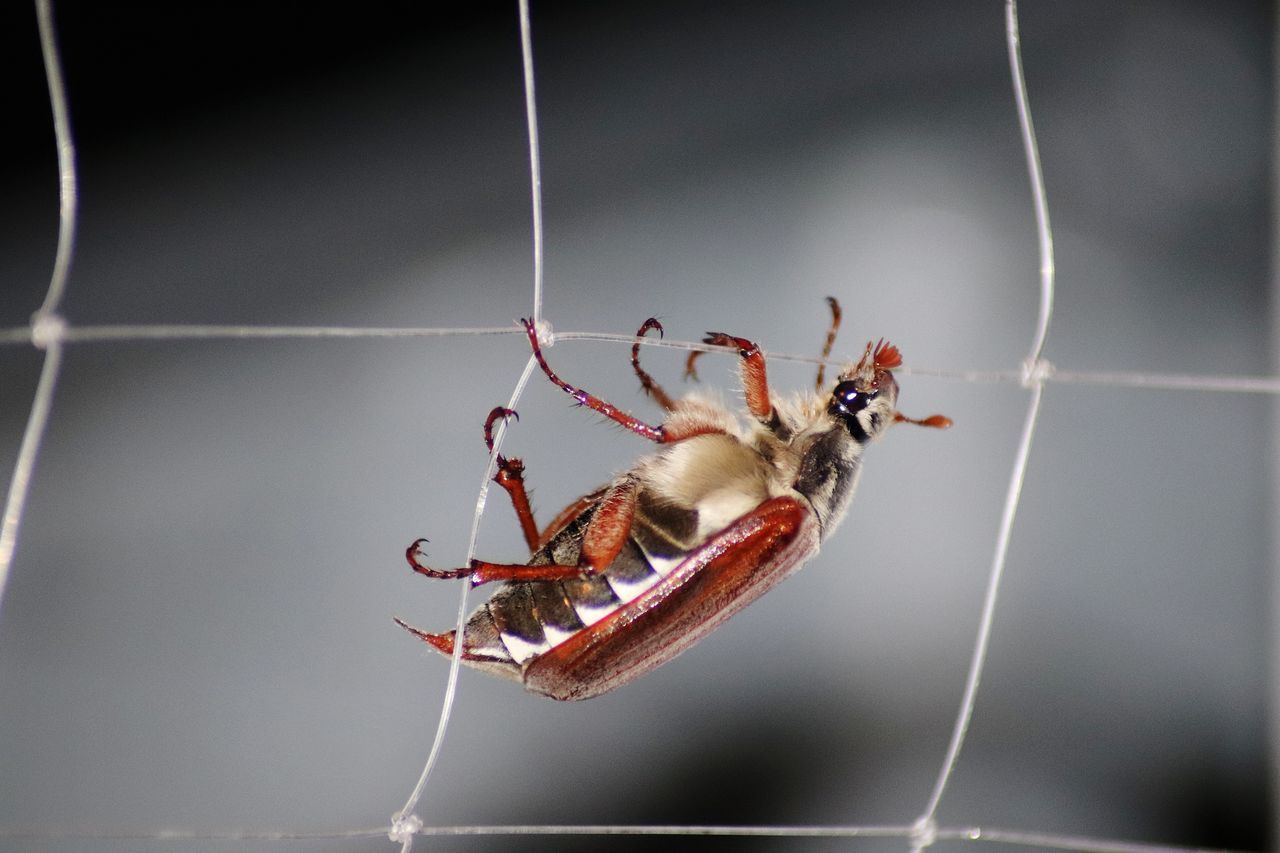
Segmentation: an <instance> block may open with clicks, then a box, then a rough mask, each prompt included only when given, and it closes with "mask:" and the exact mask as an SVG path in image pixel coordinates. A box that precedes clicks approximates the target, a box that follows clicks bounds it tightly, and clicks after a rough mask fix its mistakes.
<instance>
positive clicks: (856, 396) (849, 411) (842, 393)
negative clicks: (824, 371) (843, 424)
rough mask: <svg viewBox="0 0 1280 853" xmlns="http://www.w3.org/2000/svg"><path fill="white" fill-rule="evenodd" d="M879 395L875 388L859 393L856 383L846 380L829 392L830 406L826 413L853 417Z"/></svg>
mask: <svg viewBox="0 0 1280 853" xmlns="http://www.w3.org/2000/svg"><path fill="white" fill-rule="evenodd" d="M879 394H880V391H879V390H878V389H875V388H872V389H871V390H870V391H861V390H859V389H858V387H857V383H856V382H854V381H853V380H851V379H850V380H846V381H844V382H841V383H840V384H838V385H836V387H835V390H834V391H832V392H831V405H830V406H829V407H828V411H830V412H831V414H833V415H843V416H845V417H853V416H854V415H856V414H858V412H861V411H862V410H863V409H865V408H866V407H867V405H868V404H870V402H871V401H872V400H874V399H875V398H876V397H877V396H879Z"/></svg>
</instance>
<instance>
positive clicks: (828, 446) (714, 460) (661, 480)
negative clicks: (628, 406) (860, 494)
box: [396, 298, 951, 700]
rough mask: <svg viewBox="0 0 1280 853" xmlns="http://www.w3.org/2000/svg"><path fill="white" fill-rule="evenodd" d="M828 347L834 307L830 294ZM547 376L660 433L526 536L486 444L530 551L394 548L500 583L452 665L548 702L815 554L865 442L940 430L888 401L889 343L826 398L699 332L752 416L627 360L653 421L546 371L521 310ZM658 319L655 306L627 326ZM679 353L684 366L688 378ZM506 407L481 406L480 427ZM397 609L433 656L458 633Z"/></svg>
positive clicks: (684, 637)
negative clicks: (898, 430) (669, 383)
mask: <svg viewBox="0 0 1280 853" xmlns="http://www.w3.org/2000/svg"><path fill="white" fill-rule="evenodd" d="M828 303H829V304H830V306H831V310H832V322H831V327H830V331H829V332H828V334H827V339H826V344H825V346H824V348H823V358H824V359H825V358H826V356H828V355H829V354H830V351H831V347H832V345H833V343H834V340H835V333H836V330H837V328H838V327H839V324H840V307H839V305H838V303H837V302H836V301H835V300H834V299H830V298H829V299H828ZM521 323H522V325H523V326H524V328H525V331H526V333H527V335H528V337H529V345H530V346H531V347H532V349H533V355H534V357H535V358H536V359H537V360H538V364H539V365H540V366H541V368H542V370H543V372H544V373H546V375H547V377H548V378H549V379H550V380H551V381H552V382H554V383H555V384H556V385H558V386H560V388H562V389H564V391H566V392H567V393H569V394H570V395H572V396H573V398H574V399H576V400H577V401H578V403H579V404H580V405H583V406H587V407H588V408H591V409H594V410H596V411H597V412H599V413H600V414H602V415H604V416H605V417H606V418H609V419H610V420H612V421H614V422H615V423H617V424H620V425H621V426H623V427H625V428H626V429H628V430H630V431H632V432H634V433H636V434H637V435H640V436H642V437H644V438H647V439H649V440H650V441H653V442H656V443H657V444H659V445H662V449H661V450H659V451H658V452H657V453H654V454H652V455H650V456H646V457H644V458H642V459H640V460H639V461H638V462H637V463H636V464H635V465H634V466H633V467H631V468H630V469H628V470H627V471H624V472H623V473H621V474H619V475H617V476H616V477H614V478H613V480H612V481H610V482H609V483H608V484H606V485H604V486H602V487H601V488H599V489H596V490H595V491H593V492H591V493H590V494H587V495H585V496H583V497H581V498H579V499H578V500H577V501H575V502H574V503H572V504H570V505H569V506H568V507H566V508H565V509H564V510H562V511H561V512H560V513H559V514H558V515H557V516H556V517H555V518H554V519H553V520H552V521H551V523H550V524H549V525H547V526H546V527H545V528H544V529H543V530H542V531H541V532H539V530H538V527H537V524H536V523H535V522H534V517H533V511H532V509H531V508H530V505H529V498H528V495H527V493H526V492H525V487H524V464H523V463H522V462H521V460H519V459H514V458H513V459H508V458H505V457H503V456H502V455H499V456H498V457H497V460H496V461H497V469H498V470H497V474H496V476H495V477H494V479H495V481H496V482H497V483H498V484H499V485H500V486H502V487H503V489H505V490H506V491H507V493H508V494H509V495H510V497H511V502H512V504H513V505H514V507H515V512H516V517H517V518H518V520H519V522H520V526H521V528H522V529H523V532H524V538H525V542H526V544H527V545H528V547H529V550H530V552H531V555H532V556H531V557H530V558H529V561H528V563H527V564H523V565H512V564H505V563H490V562H486V561H482V560H473V561H472V562H471V565H470V566H468V567H467V568H462V569H452V570H439V569H433V568H431V567H430V566H427V565H426V564H425V563H423V562H422V561H421V556H422V552H421V550H420V549H421V545H422V543H423V542H424V541H425V540H421V539H420V540H418V541H417V542H414V543H413V544H412V545H410V546H409V548H408V550H407V552H406V556H407V558H408V561H409V565H410V566H411V567H412V568H413V570H414V571H415V572H418V573H420V574H423V575H426V576H427V577H431V578H447V579H456V578H468V579H470V581H471V583H472V585H475V586H479V585H480V584H487V583H495V582H499V583H501V586H500V587H499V588H498V589H497V591H496V592H494V593H493V595H492V596H491V597H490V598H489V600H488V601H486V602H485V603H484V604H482V605H481V606H480V607H478V608H477V609H476V610H475V611H474V612H473V613H472V614H471V616H470V618H469V619H468V621H467V623H466V627H465V629H464V631H463V639H462V642H463V647H462V652H461V657H462V662H463V663H465V664H467V665H468V666H472V667H475V668H476V669H480V670H484V671H486V672H490V673H493V674H495V675H499V676H502V677H505V678H510V679H513V680H515V681H519V682H521V683H522V684H523V685H524V686H525V688H526V689H528V690H530V691H532V692H534V693H540V694H543V695H545V696H550V697H551V698H553V699H562V700H571V699H587V698H590V697H592V696H597V695H599V694H601V693H604V692H606V691H608V690H612V689H613V688H615V687H618V686H621V685H623V684H626V683H627V682H629V681H631V680H633V679H635V678H637V677H639V676H640V675H643V674H644V673H646V672H648V671H649V670H651V669H653V668H654V667H657V666H659V665H661V664H663V663H666V662H667V661H669V660H671V659H672V658H674V657H675V656H676V655H678V654H680V653H681V652H683V651H684V650H685V649H687V648H689V647H690V646H692V645H693V644H694V643H696V642H698V641H699V640H701V639H702V638H703V637H705V636H706V635H707V634H709V633H710V632H711V631H712V630H713V629H715V628H716V627H717V626H718V625H720V623H722V622H724V621H725V620H726V619H728V618H729V617H730V616H732V615H733V614H734V613H736V612H738V611H739V610H741V609H742V608H743V607H745V606H746V605H748V604H750V603H751V602H752V601H754V600H755V599H756V598H758V597H759V596H761V595H763V594H764V593H765V592H766V591H768V590H769V589H770V588H771V587H773V586H774V584H776V583H778V582H779V581H781V580H782V579H783V578H785V577H786V576H787V575H789V574H791V573H792V572H794V571H796V570H797V569H799V568H800V566H801V565H803V564H804V563H805V562H806V561H807V560H809V559H810V558H812V557H813V556H814V555H815V554H816V553H817V552H818V547H819V544H820V543H821V542H822V541H823V540H824V539H825V538H826V537H827V536H830V535H831V533H832V532H833V531H834V530H835V528H836V526H837V525H839V523H840V522H841V520H842V519H843V518H844V515H845V513H846V511H847V510H848V507H849V501H850V499H851V498H852V497H853V492H854V487H855V486H856V485H857V481H858V476H859V473H860V471H861V467H862V453H863V449H864V448H865V447H866V446H867V445H868V444H870V443H871V442H872V441H873V440H874V439H876V438H878V437H879V436H880V435H881V434H883V433H884V431H885V430H886V429H888V428H889V426H890V425H891V424H894V423H896V422H898V421H907V422H909V423H914V424H918V425H921V426H929V427H939V428H944V427H947V426H950V425H951V421H950V419H949V418H946V417H944V416H942V415H932V416H930V417H928V418H924V419H920V420H915V419H912V418H908V417H906V416H904V415H902V414H901V413H900V412H898V411H897V409H896V404H897V399H898V383H897V382H896V381H895V379H894V377H893V374H892V373H891V372H890V371H891V370H892V368H895V367H898V366H900V365H901V364H902V357H901V355H900V354H899V352H898V349H897V347H895V346H893V345H891V344H889V343H886V342H885V341H883V340H882V341H880V342H879V343H877V344H875V345H872V344H870V343H868V344H867V347H866V350H865V351H864V352H863V354H862V358H861V359H860V360H859V361H858V362H857V364H854V365H851V366H849V367H847V368H846V369H845V370H843V371H842V372H841V373H840V375H839V377H838V378H837V381H836V383H835V386H834V387H832V388H831V389H830V391H829V392H827V393H825V394H824V393H823V372H822V368H821V367H819V369H818V378H817V382H816V384H815V393H813V394H807V395H801V396H798V397H795V398H792V399H784V398H778V397H775V396H773V395H772V394H771V393H770V391H769V385H768V381H767V379H766V376H765V360H764V355H763V354H762V353H761V352H760V349H759V347H757V346H756V345H755V344H754V343H752V342H751V341H748V340H746V339H744V338H738V337H733V336H731V335H726V334H723V333H721V332H709V333H708V334H707V336H706V338H704V342H705V343H707V344H712V345H716V346H729V347H735V348H736V349H737V351H738V355H739V356H740V357H741V359H742V361H741V370H742V385H743V391H744V395H745V398H746V405H747V411H748V412H749V413H750V415H751V422H750V424H749V426H747V427H745V428H744V427H743V425H742V424H741V422H740V421H739V419H738V418H737V417H736V416H735V415H734V414H733V413H732V412H730V411H729V410H728V409H726V408H725V407H724V406H723V405H720V404H719V403H716V402H712V401H711V400H709V399H707V398H705V397H702V396H699V395H696V394H693V395H689V396H687V397H685V398H683V399H678V400H677V399H673V398H671V397H670V396H668V395H667V393H666V392H665V391H664V390H663V389H662V387H661V386H660V385H658V383H656V382H655V381H654V380H653V378H652V377H651V376H650V375H649V374H648V373H646V372H645V371H644V370H643V369H642V368H641V367H640V357H639V356H640V343H639V341H638V340H637V342H636V343H635V344H634V345H633V347H632V350H631V364H632V366H633V368H634V370H635V373H636V376H637V377H638V378H639V380H640V385H641V386H642V388H643V389H644V391H645V393H646V394H648V395H649V396H650V397H652V398H653V399H654V400H655V401H656V402H657V403H658V404H659V405H660V406H661V407H662V408H663V410H665V412H666V417H665V418H664V419H663V421H662V423H661V424H659V425H658V426H651V425H650V424H648V423H645V422H643V421H640V420H638V419H636V418H634V417H632V416H631V415H628V414H626V413H625V412H622V411H619V410H618V409H617V408H615V407H614V406H612V405H610V404H609V403H607V402H605V401H603V400H601V399H600V398H598V397H595V396H593V395H592V394H589V393H587V392H586V391H583V390H582V389H581V388H576V387H574V386H573V385H570V384H569V383H567V382H565V381H564V380H562V379H560V377H559V376H557V375H556V374H555V373H554V372H553V371H552V370H551V368H550V366H548V364H547V362H546V359H545V358H544V357H543V354H542V349H541V347H540V346H539V343H538V335H537V330H536V328H535V326H534V324H533V322H532V321H530V320H522V321H521ZM655 329H656V330H657V331H658V332H659V334H661V332H662V326H661V324H660V323H659V322H658V321H657V320H655V319H652V318H651V319H649V320H646V321H645V322H644V324H643V325H642V326H641V327H640V330H639V331H638V332H637V338H640V337H643V336H644V335H645V334H646V333H647V332H649V331H653V330H655ZM697 355H698V353H694V354H692V355H691V356H690V357H689V361H688V366H687V370H686V373H687V374H689V375H693V373H694V359H695V358H696V357H697ZM513 415H515V412H513V411H511V410H509V409H505V408H501V407H499V408H496V409H494V410H493V411H492V412H490V413H489V417H488V418H487V419H486V421H485V424H484V437H485V443H486V444H487V445H488V446H489V448H490V450H491V451H492V448H493V435H492V431H493V425H494V423H495V422H496V421H498V420H499V419H500V418H507V417H511V416H513ZM396 622H397V623H399V624H400V625H401V626H403V627H404V628H406V629H407V630H409V631H411V632H412V633H413V634H415V635H416V636H418V637H419V638H421V639H423V640H425V641H426V642H427V643H429V644H431V645H432V646H433V647H435V648H436V649H438V650H439V651H441V652H443V653H444V654H446V655H452V654H453V651H454V644H455V642H456V637H455V632H454V631H449V632H446V633H440V634H431V633H427V632H425V631H422V630H419V629H417V628H414V627H411V626H410V625H408V624H406V623H405V622H403V621H401V620H400V619H396Z"/></svg>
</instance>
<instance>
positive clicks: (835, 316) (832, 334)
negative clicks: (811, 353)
mask: <svg viewBox="0 0 1280 853" xmlns="http://www.w3.org/2000/svg"><path fill="white" fill-rule="evenodd" d="M827 305H829V306H830V307H831V326H830V328H828V329H827V340H826V343H824V344H823V345H822V361H820V362H818V381H817V382H815V383H814V386H813V387H814V390H815V391H817V392H818V393H819V394H821V393H822V380H823V378H824V373H825V372H826V367H827V358H828V357H829V356H830V355H831V348H832V347H834V346H835V345H836V332H837V331H839V330H840V303H839V302H837V301H836V298H835V297H834V296H828V297H827Z"/></svg>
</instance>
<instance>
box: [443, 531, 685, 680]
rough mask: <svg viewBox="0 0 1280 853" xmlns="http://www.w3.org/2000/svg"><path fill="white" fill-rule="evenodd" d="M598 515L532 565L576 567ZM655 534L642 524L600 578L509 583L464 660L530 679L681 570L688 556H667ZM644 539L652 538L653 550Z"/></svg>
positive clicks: (481, 617) (483, 614) (487, 610)
mask: <svg viewBox="0 0 1280 853" xmlns="http://www.w3.org/2000/svg"><path fill="white" fill-rule="evenodd" d="M593 514H594V508H591V509H588V510H587V511H585V512H583V513H582V514H581V515H579V516H578V517H577V518H575V519H573V520H572V521H571V522H569V524H567V525H566V526H565V527H564V529H562V530H561V531H560V532H559V533H557V534H556V535H555V536H554V537H553V538H552V540H551V541H550V542H549V543H547V545H545V546H544V547H543V548H541V549H540V550H539V551H538V552H537V553H536V554H534V555H533V558H532V559H530V560H529V565H533V566H539V565H548V564H557V565H570V566H571V565H574V564H576V563H577V562H578V554H579V551H580V550H581V546H582V536H583V533H584V531H585V529H586V526H587V522H589V521H590V520H591V516H592V515H593ZM690 514H691V515H694V516H695V518H696V514H695V513H690ZM650 529H651V527H650V525H649V524H645V523H644V521H643V520H638V523H637V524H636V525H635V526H634V527H633V530H632V533H631V535H630V536H629V537H628V538H627V542H626V544H625V545H623V548H622V550H621V551H620V552H619V554H618V556H617V558H616V559H614V561H613V562H612V563H611V564H610V565H609V567H608V568H607V569H606V570H605V571H604V572H602V573H601V574H599V575H595V576H591V577H582V578H573V579H568V580H559V581H519V582H511V583H505V584H503V585H502V586H501V587H499V588H498V590H497V592H495V593H494V594H493V595H492V596H491V597H490V598H489V600H488V601H486V602H485V603H484V604H482V605H480V606H479V607H478V608H476V610H475V611H474V612H473V613H472V614H471V617H470V618H469V619H468V620H467V625H466V628H465V630H464V633H463V648H462V659H463V660H464V661H465V662H466V663H467V664H469V665H471V666H474V667H476V668H478V669H483V670H487V671H489V672H492V673H495V674H498V675H504V676H506V677H508V678H512V679H514V680H516V681H522V680H523V674H524V669H525V667H526V666H527V665H528V664H530V663H531V662H532V661H534V660H535V659H537V658H538V657H539V656H541V655H543V654H545V653H546V652H547V651H549V650H550V649H552V648H553V647H555V646H558V645H560V644H561V643H563V642H565V641H566V640H568V639H570V638H571V637H573V636H574V635H575V634H577V633H578V632H580V631H583V630H584V629H587V628H589V627H590V626H592V625H594V624H596V623H597V622H599V621H601V620H602V619H604V618H606V617H608V616H609V615H611V614H613V613H614V612H616V611H617V610H618V609H619V608H621V607H623V606H625V605H626V604H628V603H630V602H632V601H634V600H635V599H636V598H637V597H638V596H640V594H641V593H643V592H645V591H646V590H648V589H650V588H651V587H653V586H654V585H655V584H657V583H658V582H659V581H660V580H661V579H662V577H663V576H664V573H665V572H670V570H671V569H672V568H674V567H675V566H676V565H678V564H679V562H680V557H681V556H682V554H681V553H680V552H678V551H677V552H675V553H670V554H663V553H662V552H663V551H670V550H672V549H671V548H670V546H669V545H667V543H665V542H663V541H662V540H661V539H655V537H654V536H652V535H646V533H647V532H648V531H649V530H650ZM637 536H640V537H642V538H643V539H644V540H646V544H647V545H648V546H649V551H648V552H646V550H645V549H643V548H641V546H640V544H638V542H637ZM655 552H657V553H656V554H655Z"/></svg>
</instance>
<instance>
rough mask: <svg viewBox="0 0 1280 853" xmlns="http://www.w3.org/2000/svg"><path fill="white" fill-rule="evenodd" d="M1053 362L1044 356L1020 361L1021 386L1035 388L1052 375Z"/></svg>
mask: <svg viewBox="0 0 1280 853" xmlns="http://www.w3.org/2000/svg"><path fill="white" fill-rule="evenodd" d="M1053 371H1054V366H1053V362H1051V361H1049V360H1048V359H1044V358H1037V359H1034V360H1032V359H1027V360H1026V361H1024V362H1023V363H1022V380H1021V381H1022V387H1023V388H1036V387H1038V386H1040V385H1043V384H1044V383H1045V382H1047V381H1048V380H1049V379H1050V378H1052V376H1053Z"/></svg>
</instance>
